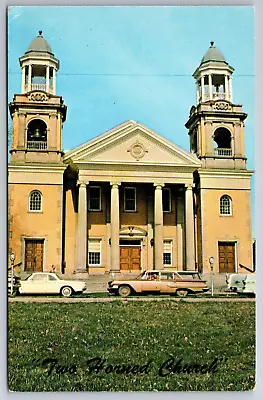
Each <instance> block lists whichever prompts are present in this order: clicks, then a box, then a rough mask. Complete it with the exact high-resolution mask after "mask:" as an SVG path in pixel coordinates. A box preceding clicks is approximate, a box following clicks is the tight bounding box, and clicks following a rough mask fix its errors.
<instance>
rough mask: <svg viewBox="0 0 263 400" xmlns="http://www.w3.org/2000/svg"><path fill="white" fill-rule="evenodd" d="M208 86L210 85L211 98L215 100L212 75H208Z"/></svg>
mask: <svg viewBox="0 0 263 400" xmlns="http://www.w3.org/2000/svg"><path fill="white" fill-rule="evenodd" d="M208 87H209V99H210V100H213V90H212V87H213V85H212V75H211V74H209V75H208Z"/></svg>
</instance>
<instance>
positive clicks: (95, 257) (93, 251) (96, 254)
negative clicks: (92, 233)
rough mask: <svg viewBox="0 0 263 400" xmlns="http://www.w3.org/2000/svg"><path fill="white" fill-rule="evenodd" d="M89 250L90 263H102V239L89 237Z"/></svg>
mask: <svg viewBox="0 0 263 400" xmlns="http://www.w3.org/2000/svg"><path fill="white" fill-rule="evenodd" d="M88 251H89V265H100V264H101V240H100V239H89V243H88Z"/></svg>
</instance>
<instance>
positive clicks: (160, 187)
mask: <svg viewBox="0 0 263 400" xmlns="http://www.w3.org/2000/svg"><path fill="white" fill-rule="evenodd" d="M153 186H154V187H155V189H156V190H162V188H163V187H164V183H154V184H153Z"/></svg>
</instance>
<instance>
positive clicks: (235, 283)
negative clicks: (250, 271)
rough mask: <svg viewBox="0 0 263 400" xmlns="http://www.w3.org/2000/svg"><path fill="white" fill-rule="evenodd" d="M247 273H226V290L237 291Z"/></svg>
mask: <svg viewBox="0 0 263 400" xmlns="http://www.w3.org/2000/svg"><path fill="white" fill-rule="evenodd" d="M246 276H247V274H226V286H227V287H226V290H227V291H229V290H230V291H231V292H237V291H238V290H239V289H240V288H241V287H242V286H243V281H244V279H245V278H246Z"/></svg>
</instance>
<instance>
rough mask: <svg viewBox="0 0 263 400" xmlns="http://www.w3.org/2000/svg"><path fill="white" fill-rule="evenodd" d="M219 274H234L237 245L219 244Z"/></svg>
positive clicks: (231, 243) (232, 243) (233, 243)
mask: <svg viewBox="0 0 263 400" xmlns="http://www.w3.org/2000/svg"><path fill="white" fill-rule="evenodd" d="M218 255H219V272H222V273H223V272H224V273H234V272H235V265H236V243H235V242H218Z"/></svg>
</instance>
